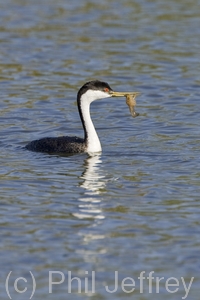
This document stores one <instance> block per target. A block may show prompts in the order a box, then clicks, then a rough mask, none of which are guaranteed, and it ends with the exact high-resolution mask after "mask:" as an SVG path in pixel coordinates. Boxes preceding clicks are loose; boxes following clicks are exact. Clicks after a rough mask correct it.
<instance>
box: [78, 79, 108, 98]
mask: <svg viewBox="0 0 200 300" xmlns="http://www.w3.org/2000/svg"><path fill="white" fill-rule="evenodd" d="M112 93H113V90H112V89H111V87H110V86H109V84H108V83H106V82H103V81H99V80H93V81H89V82H86V83H85V84H84V85H83V86H82V87H81V88H80V90H79V91H78V95H77V100H78V101H79V100H83V101H84V102H88V103H92V102H93V101H95V100H98V99H103V98H108V97H112Z"/></svg>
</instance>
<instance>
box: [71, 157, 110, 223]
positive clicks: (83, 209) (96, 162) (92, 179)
mask: <svg viewBox="0 0 200 300" xmlns="http://www.w3.org/2000/svg"><path fill="white" fill-rule="evenodd" d="M100 157H101V155H100V154H99V155H97V154H96V155H94V156H90V157H88V158H87V159H86V160H85V171H84V172H83V174H82V175H81V177H80V178H81V179H83V182H82V183H81V184H80V186H81V187H82V188H83V189H84V190H85V191H84V193H83V196H82V197H80V198H79V201H80V202H81V203H80V204H79V212H78V213H75V214H74V216H76V217H77V218H79V219H84V218H93V219H104V218H105V216H104V214H103V212H102V209H101V196H100V195H101V194H102V193H103V191H104V190H105V187H106V179H105V175H103V174H101V173H102V170H101V163H102V161H101V158H100Z"/></svg>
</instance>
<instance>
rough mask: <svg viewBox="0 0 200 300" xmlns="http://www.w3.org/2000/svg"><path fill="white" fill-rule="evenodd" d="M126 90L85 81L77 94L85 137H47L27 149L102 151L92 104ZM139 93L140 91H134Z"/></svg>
mask: <svg viewBox="0 0 200 300" xmlns="http://www.w3.org/2000/svg"><path fill="white" fill-rule="evenodd" d="M127 94H128V93H126V92H114V91H113V90H112V89H111V87H110V86H109V85H108V83H106V82H102V81H99V80H94V81H89V82H87V83H85V84H84V85H83V86H82V87H81V88H80V90H79V91H78V94H77V105H78V111H79V115H80V118H81V122H82V125H83V129H84V138H79V137H70V136H61V137H47V138H42V139H40V140H35V141H32V142H30V143H29V144H28V145H26V146H25V148H26V149H28V150H31V151H37V152H47V153H81V152H88V153H95V152H101V151H102V148H101V143H100V141H99V138H98V135H97V132H96V130H95V128H94V125H93V122H92V120H91V117H90V104H91V103H92V102H93V101H95V100H98V99H103V98H108V97H122V96H126V95H127ZM132 94H133V95H138V94H139V93H132Z"/></svg>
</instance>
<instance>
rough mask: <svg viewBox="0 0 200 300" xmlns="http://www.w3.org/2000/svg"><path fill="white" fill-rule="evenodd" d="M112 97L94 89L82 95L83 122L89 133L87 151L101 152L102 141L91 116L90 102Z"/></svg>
mask: <svg viewBox="0 0 200 300" xmlns="http://www.w3.org/2000/svg"><path fill="white" fill-rule="evenodd" d="M106 97H110V96H109V95H108V94H107V93H104V92H101V91H93V90H88V91H87V92H86V93H85V94H83V95H82V97H81V104H80V106H81V111H82V117H83V122H84V124H85V130H86V133H87V141H86V142H87V152H90V153H94V152H101V151H102V148H101V143H100V140H99V137H98V135H97V132H96V129H95V128H94V124H93V122H92V119H91V117H90V104H91V103H92V102H93V101H94V100H97V99H102V98H106Z"/></svg>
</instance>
